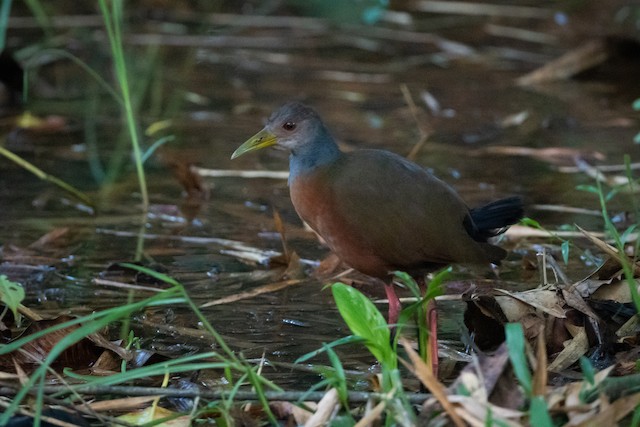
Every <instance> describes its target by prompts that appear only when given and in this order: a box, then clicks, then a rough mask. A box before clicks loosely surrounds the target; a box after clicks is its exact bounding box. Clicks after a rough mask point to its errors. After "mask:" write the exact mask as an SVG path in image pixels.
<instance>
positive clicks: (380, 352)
mask: <svg viewBox="0 0 640 427" xmlns="http://www.w3.org/2000/svg"><path fill="white" fill-rule="evenodd" d="M331 292H332V293H333V298H334V299H335V301H336V305H337V307H338V311H339V312H340V315H341V316H342V318H343V319H344V321H345V323H346V324H347V326H348V327H349V329H351V332H352V333H353V334H354V335H355V336H358V337H361V338H364V340H365V345H366V346H367V348H368V349H369V351H370V352H371V354H373V355H374V357H375V358H376V359H378V361H379V362H380V363H382V364H383V365H385V367H386V368H391V369H394V368H395V367H396V365H397V360H396V359H395V357H394V356H393V351H392V349H391V333H390V332H389V326H388V325H387V322H386V321H385V320H384V317H382V314H380V311H378V309H377V308H376V306H375V305H373V303H372V302H371V301H370V300H369V298H367V297H366V296H364V295H363V294H362V293H361V292H360V291H358V290H357V289H354V288H353V287H351V286H347V285H345V284H344V283H334V284H333V285H332V286H331Z"/></svg>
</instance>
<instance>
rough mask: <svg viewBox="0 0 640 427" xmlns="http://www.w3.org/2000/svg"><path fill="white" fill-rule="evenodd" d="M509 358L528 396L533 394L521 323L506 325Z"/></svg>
mask: <svg viewBox="0 0 640 427" xmlns="http://www.w3.org/2000/svg"><path fill="white" fill-rule="evenodd" d="M504 329H505V335H506V341H507V349H508V350H509V359H511V364H512V365H513V372H514V373H515V374H516V378H517V379H518V382H519V383H520V385H521V386H522V388H523V389H524V391H525V393H526V395H527V396H531V390H532V388H531V372H529V365H528V363H527V356H526V354H525V340H524V332H523V331H522V325H521V324H520V323H507V324H506V325H505V327H504ZM534 425H535V424H534Z"/></svg>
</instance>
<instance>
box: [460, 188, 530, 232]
mask: <svg viewBox="0 0 640 427" xmlns="http://www.w3.org/2000/svg"><path fill="white" fill-rule="evenodd" d="M523 216H524V205H523V203H522V198H521V197H517V196H515V197H507V198H506V199H500V200H496V201H495V202H491V203H489V204H488V205H485V206H481V207H479V208H474V209H471V211H470V220H469V218H467V220H466V221H465V227H466V228H467V231H468V232H469V234H470V235H471V236H473V238H474V239H475V240H477V241H480V242H484V241H486V240H487V239H488V238H490V237H494V236H497V235H498V234H501V233H504V232H505V231H506V230H507V228H508V227H509V226H510V225H511V224H515V223H516V222H518V221H520V219H521V218H522V217H523Z"/></svg>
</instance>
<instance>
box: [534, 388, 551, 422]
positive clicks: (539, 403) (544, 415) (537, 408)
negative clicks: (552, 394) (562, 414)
mask: <svg viewBox="0 0 640 427" xmlns="http://www.w3.org/2000/svg"><path fill="white" fill-rule="evenodd" d="M529 423H530V424H531V425H532V426H536V427H553V421H552V420H551V415H549V408H547V402H545V401H544V398H543V397H542V396H533V398H532V399H531V406H530V407H529Z"/></svg>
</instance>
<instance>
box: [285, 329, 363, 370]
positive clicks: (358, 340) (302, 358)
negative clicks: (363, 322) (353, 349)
mask: <svg viewBox="0 0 640 427" xmlns="http://www.w3.org/2000/svg"><path fill="white" fill-rule="evenodd" d="M363 341H364V339H362V338H361V337H355V336H353V335H349V336H348V337H343V338H340V339H337V340H335V341H332V342H330V343H329V344H323V345H322V348H319V349H317V350H313V351H310V352H309V353H306V354H303V355H302V356H300V357H298V358H297V359H296V361H295V362H294V363H303V362H306V361H307V360H311V359H313V358H314V357H316V356H317V355H319V354H322V353H325V352H326V351H327V348H333V347H337V346H339V345H344V344H354V343H361V342H363Z"/></svg>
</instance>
